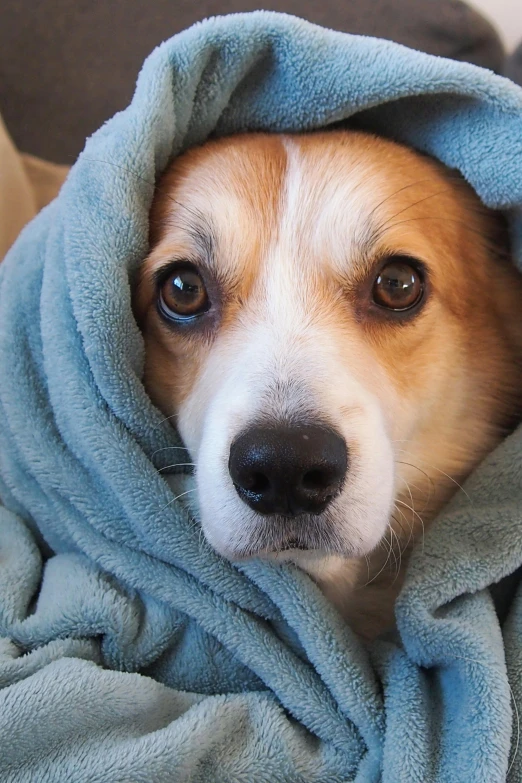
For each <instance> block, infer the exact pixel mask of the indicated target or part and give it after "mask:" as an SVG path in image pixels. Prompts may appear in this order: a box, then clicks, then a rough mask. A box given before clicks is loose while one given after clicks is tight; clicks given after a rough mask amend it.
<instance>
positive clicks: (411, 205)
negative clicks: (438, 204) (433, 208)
mask: <svg viewBox="0 0 522 783" xmlns="http://www.w3.org/2000/svg"><path fill="white" fill-rule="evenodd" d="M452 190H453V189H452V188H444V190H438V191H436V193H430V195H429V196H423V197H422V198H420V199H419V200H418V201H414V202H413V204H408V206H407V207H403V209H400V210H399V211H398V212H396V213H395V214H394V215H392V216H391V217H390V218H388V220H385V221H384V223H382V224H381V225H380V226H379V231H381V232H382V230H383V229H384V228H386V226H387V225H388V223H390V221H392V220H394V219H395V218H396V217H398V216H399V215H402V213H403V212H407V211H408V209H412V208H413V207H416V206H417V205H418V204H422V203H423V202H424V201H429V199H431V198H435V197H436V196H442V195H443V194H444V193H450V192H452ZM397 225H400V223H395V224H394V226H397ZM394 226H392V228H393V227H394Z"/></svg>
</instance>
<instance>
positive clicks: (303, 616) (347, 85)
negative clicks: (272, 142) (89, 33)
mask: <svg viewBox="0 0 522 783" xmlns="http://www.w3.org/2000/svg"><path fill="white" fill-rule="evenodd" d="M355 116H356V117H357V122H358V123H359V124H360V125H362V126H363V127H364V128H366V129H368V130H372V131H374V132H376V133H379V134H381V135H385V136H389V137H392V138H395V139H397V140H399V141H401V142H403V143H405V144H408V145H410V146H412V147H414V148H416V149H418V150H420V151H423V152H426V153H428V154H430V155H432V156H434V157H436V158H438V159H439V160H441V161H442V162H443V163H445V164H446V165H447V166H450V167H452V168H456V169H459V170H460V171H461V172H462V174H463V175H464V177H465V179H466V180H467V181H468V182H469V183H470V184H471V185H472V186H473V188H474V189H475V190H476V192H477V193H478V194H479V196H480V197H481V199H482V201H483V202H484V203H485V204H486V205H487V206H488V207H491V208H493V209H501V210H504V211H505V213H506V215H507V218H508V220H509V223H510V227H511V236H512V246H513V254H514V258H515V260H516V262H517V263H519V264H520V265H521V268H522V90H521V89H520V88H518V87H516V86H515V85H514V84H512V83H511V82H509V81H508V80H506V79H503V78H501V77H497V76H494V75H493V74H491V73H489V72H487V71H484V70H482V69H480V68H477V67H475V66H471V65H466V64H462V63H456V62H453V61H449V60H444V59H440V58H435V57H431V56H428V55H425V54H422V53H419V52H416V51H413V50H409V49H406V48H404V47H402V46H399V45H396V44H393V43H390V42H386V41H382V40H377V39H372V38H365V37H357V36H350V35H346V34H342V33H337V32H333V31H330V30H325V29H322V28H319V27H316V26H313V25H311V24H309V23H307V22H304V21H302V20H299V19H296V18H293V17H288V16H285V15H280V14H273V13H267V12H256V13H253V14H245V15H234V16H230V17H222V18H215V19H210V20H207V21H206V22H203V23H201V24H197V25H195V26H194V27H193V28H191V29H189V30H187V31H185V32H184V33H182V34H180V35H178V36H176V37H175V38H173V39H171V40H169V41H167V42H166V43H164V44H163V45H161V46H160V47H159V48H158V49H157V50H155V51H154V52H153V53H152V55H151V56H150V57H149V58H148V60H147V61H146V62H145V65H144V66H143V69H142V71H141V73H140V76H139V79H138V83H137V88H136V92H135V95H134V98H133V100H132V103H131V104H130V106H129V107H128V108H127V109H126V110H125V111H123V112H121V113H120V114H118V115H116V116H115V117H114V118H113V119H111V120H110V121H109V122H108V123H106V125H104V126H103V127H102V128H101V129H100V130H99V131H98V132H97V133H96V134H95V135H94V136H92V137H91V138H90V139H89V140H88V142H87V145H86V147H85V151H84V152H83V153H82V155H81V156H80V158H79V160H78V161H77V163H76V164H75V165H74V167H73V168H72V170H71V173H70V175H69V177H68V180H67V182H66V183H65V185H64V187H63V189H62V191H61V193H60V196H59V197H58V199H57V200H56V201H55V202H53V203H52V204H51V205H50V206H49V207H48V208H46V209H45V210H44V211H43V212H42V213H41V214H40V215H39V216H38V217H37V218H36V220H35V221H33V222H32V223H31V224H30V225H29V226H28V227H27V228H26V229H25V230H24V232H23V233H22V235H21V236H20V238H19V240H18V241H17V243H16V244H15V246H14V247H13V248H12V250H11V251H10V253H9V254H8V257H7V258H6V260H5V262H4V263H3V264H2V267H1V269H0V365H1V366H2V367H3V368H4V370H3V373H2V376H1V377H0V433H1V434H0V496H1V498H2V502H3V504H4V507H3V508H1V509H0V515H1V517H0V546H1V547H2V551H3V552H4V562H5V568H4V569H3V570H2V572H1V573H0V630H1V632H2V635H3V636H4V637H6V639H8V640H9V642H8V643H7V646H6V647H5V649H4V648H2V652H1V653H0V682H4V683H5V684H7V685H10V686H11V685H13V686H14V685H16V688H18V690H17V691H11V693H14V694H15V696H14V701H13V700H12V701H11V702H10V703H9V705H7V703H6V705H4V706H5V709H6V710H11V712H4V714H5V715H7V716H8V721H9V719H10V718H12V721H13V725H14V722H15V719H16V726H19V728H18V729H17V731H18V732H19V733H20V737H22V736H25V735H23V732H24V731H25V732H27V736H28V737H36V739H35V740H34V742H35V743H36V744H35V747H37V749H38V753H36V751H35V754H34V758H33V760H32V761H31V762H30V764H29V765H27V764H26V762H25V761H24V762H23V763H22V760H21V759H20V758H19V757H17V752H16V748H14V744H15V743H12V742H9V746H10V747H11V749H10V750H9V752H8V753H7V754H6V759H4V761H1V760H0V769H2V765H4V772H5V774H6V776H5V777H3V779H6V780H7V779H13V780H15V779H16V780H25V779H27V780H31V779H42V780H43V779H49V780H62V779H63V780H66V779H68V778H67V777H66V773H67V770H69V769H71V767H70V766H67V765H68V764H70V763H72V762H71V761H70V753H71V751H70V748H73V749H74V748H76V749H77V756H76V757H75V761H76V762H77V766H76V767H75V769H76V770H77V776H76V777H75V780H86V781H87V780H91V779H92V778H91V777H89V775H90V774H92V769H94V766H93V764H94V760H93V759H94V757H93V756H91V757H89V754H88V753H87V756H85V758H84V757H83V756H82V759H84V760H83V761H81V762H80V761H79V760H78V759H79V758H80V756H81V753H80V750H79V748H80V747H82V745H81V743H82V742H85V741H87V740H90V739H92V736H93V735H92V730H91V729H89V727H88V726H87V725H86V723H85V722H82V721H79V720H78V719H77V718H74V720H73V718H72V716H73V715H76V714H77V710H78V698H79V697H78V695H77V691H76V690H75V687H83V698H84V699H85V703H86V704H88V709H89V710H90V711H91V712H92V714H94V715H96V716H97V720H98V725H100V726H102V727H105V728H104V731H105V736H101V735H99V734H97V735H96V737H97V739H96V743H94V745H92V747H93V748H95V749H96V754H97V757H99V758H101V759H103V761H104V763H105V762H106V764H105V766H104V767H103V768H104V769H105V770H106V772H105V774H106V777H104V778H103V779H104V780H120V779H137V777H138V772H139V774H142V771H143V770H149V774H150V775H152V777H149V778H147V779H150V780H167V779H168V780H188V779H190V780H202V781H203V780H205V781H210V780H239V779H242V780H253V779H255V780H262V779H266V780H270V781H275V780H303V781H308V780H317V781H321V780H322V781H324V780H358V781H373V780H375V781H377V780H380V779H382V780H388V781H399V780H408V781H410V780H419V781H428V780H437V781H439V780H440V781H443V780H444V781H449V780H451V781H452V783H457V782H458V781H469V780H471V779H473V780H476V781H484V782H486V781H487V783H491V781H499V782H500V781H502V780H506V775H507V774H508V769H509V775H510V776H511V778H510V779H512V780H515V779H518V778H517V777H516V776H517V775H520V774H522V767H521V766H520V763H521V762H520V758H519V756H518V755H517V747H515V743H514V741H513V743H512V715H515V712H516V705H517V703H520V700H521V698H522V693H521V686H520V682H522V678H521V677H520V676H518V674H519V673H520V671H521V670H522V652H521V651H522V625H521V622H522V612H521V611H520V607H519V604H520V598H519V596H518V594H516V595H514V601H513V604H512V607H513V608H512V610H511V614H510V617H509V619H508V623H507V624H506V626H505V628H504V629H501V628H500V626H499V623H498V620H497V617H496V614H495V611H494V607H493V603H492V600H491V596H490V593H489V589H488V588H489V586H490V585H492V584H493V583H495V582H497V581H498V580H500V579H501V578H502V577H504V576H506V575H507V574H510V573H512V572H514V571H515V570H516V569H517V568H518V567H519V566H520V565H521V564H522V536H521V535H520V532H519V531H520V524H521V521H522V520H521V516H522V511H520V509H521V508H522V471H521V469H520V465H521V461H520V455H521V454H522V435H521V432H520V431H517V432H515V433H514V434H513V435H512V436H510V437H509V438H508V439H507V440H506V441H505V442H504V443H503V444H502V445H501V446H500V447H499V448H498V449H497V450H496V451H495V452H494V453H493V454H492V455H491V456H490V458H488V460H486V462H485V463H484V464H483V465H482V466H480V468H479V469H478V470H477V471H476V473H475V474H474V475H473V476H472V477H471V479H470V482H469V485H468V486H467V491H468V494H469V495H472V496H473V499H474V503H473V506H472V507H471V508H470V505H469V503H468V502H467V499H466V498H465V497H462V496H461V495H457V496H456V498H455V499H454V501H453V502H452V503H451V504H450V506H449V507H448V508H447V509H446V510H445V511H444V513H443V514H442V515H441V518H440V519H439V520H438V522H437V524H436V525H435V526H434V528H433V531H432V532H431V533H430V535H429V536H427V538H426V542H425V546H424V550H423V551H422V552H418V553H417V554H416V556H414V557H413V559H412V564H411V568H410V572H409V576H408V580H407V583H406V585H405V588H404V591H403V594H402V596H401V598H400V600H399V604H398V607H397V616H398V624H399V629H400V633H401V638H400V640H394V641H389V642H379V643H376V644H375V645H374V646H372V648H371V649H366V648H365V647H363V646H362V644H361V643H360V642H359V641H358V640H357V639H356V638H355V637H354V636H353V635H352V634H351V633H350V631H349V629H347V628H345V627H344V625H343V624H342V622H341V621H340V620H339V618H337V616H336V615H335V614H334V612H333V610H331V609H330V607H329V606H328V605H327V603H326V602H325V600H324V599H323V597H322V595H321V594H320V593H319V592H318V591H317V589H316V588H315V587H314V585H313V584H312V583H311V582H310V580H308V578H307V577H306V576H305V575H304V574H302V573H300V572H299V571H298V570H297V569H294V568H291V567H289V566H288V567H279V566H278V567H276V566H273V565H270V564H267V563H260V562H252V563H249V564H247V565H245V566H243V567H242V568H241V569H239V568H236V567H234V566H233V565H231V564H230V563H227V562H225V561H223V560H221V559H220V558H219V557H218V556H217V555H216V554H215V553H214V552H212V551H211V550H210V548H209V547H208V546H207V545H206V544H205V543H204V542H202V541H201V537H200V535H199V531H198V528H197V525H196V524H195V523H194V520H193V519H192V518H191V516H190V514H189V512H188V510H187V507H186V504H185V503H184V500H183V498H181V497H180V498H178V499H176V500H174V499H173V498H174V496H173V495H172V493H171V492H170V490H169V487H168V486H167V484H166V482H165V481H164V479H163V478H162V476H161V475H160V474H159V473H158V468H161V467H163V466H166V465H167V464H170V462H171V461H172V460H171V458H170V457H169V456H168V455H169V449H171V448H176V447H178V446H180V445H181V443H180V441H179V438H178V437H177V435H176V433H175V430H174V429H173V427H172V426H171V424H170V422H168V421H165V420H164V418H163V417H162V416H161V415H160V414H159V412H158V411H157V410H156V409H154V407H153V406H152V404H151V402H150V400H149V399H148V397H147V395H146V394H145V391H144V389H143V386H142V383H141V377H142V372H143V344H142V339H141V336H140V333H139V331H138V328H137V326H136V324H135V322H134V319H133V317H132V312H131V285H132V280H133V275H134V273H135V271H136V269H137V267H138V265H139V264H140V262H141V260H142V259H143V258H144V256H145V254H146V252H147V242H148V223H147V220H148V211H149V207H150V204H151V200H152V194H153V188H152V186H151V183H153V182H154V181H155V180H156V178H157V177H158V176H159V175H160V173H161V172H162V171H163V170H164V169H165V167H166V166H167V164H168V163H169V161H170V160H172V158H173V157H175V156H176V155H178V154H180V153H181V152H182V151H183V150H185V149H186V148H188V147H190V146H193V145H196V144H199V143H202V142H203V141H204V140H205V139H206V138H207V137H208V136H209V135H211V134H217V135H223V134H230V133H235V132H242V131H254V130H266V131H274V132H283V131H284V132H294V131H304V130H311V129H314V128H320V127H325V126H328V125H331V124H332V123H335V122H338V121H341V120H346V119H348V118H351V117H355ZM170 453H172V452H170ZM184 480H185V479H184V478H183V476H180V478H179V482H180V487H181V490H180V492H181V491H183V481H184ZM13 645H14V647H13ZM20 652H23V653H24V655H23V659H19V658H18V655H19V653H20ZM95 664H96V665H100V664H101V666H102V667H103V668H96V676H94V674H93V666H95ZM50 667H54V669H53V670H52V671H53V672H54V677H55V678H56V677H58V678H63V682H64V683H66V684H67V688H68V690H67V688H65V690H64V689H63V688H62V689H61V690H59V689H57V688H56V687H55V686H53V677H52V676H51V675H50V671H51V670H50ZM115 670H119V671H115ZM121 672H126V674H121ZM136 672H140V673H141V675H144V674H145V675H146V678H143V676H140V674H137V673H136ZM116 674H118V677H119V678H120V679H118V678H115V675H116ZM517 676H518V679H517ZM2 677H3V680H2ZM122 677H123V678H128V679H124V680H122V679H121V678H122ZM34 678H39V679H37V680H35V679H34ZM78 683H83V686H80V685H78V686H77V684H78ZM20 685H22V686H24V687H25V690H21V689H20V688H19V686H20ZM64 687H65V686H64ZM42 688H43V689H44V692H45V693H46V694H48V699H47V701H46V703H45V705H43V706H42V704H41V702H39V701H38V693H37V691H38V689H40V692H41V689H42ZM104 689H105V690H104ZM4 690H5V689H4ZM108 691H110V692H111V693H114V694H116V695H117V697H118V698H117V699H116V706H115V707H114V711H113V712H111V713H110V714H109V711H108V709H107V701H106V698H105V696H104V694H106V693H107V692H108ZM16 694H19V695H18V696H16ZM4 696H5V693H4V691H3V690H0V702H1V701H2V698H3V697H4ZM513 702H514V704H515V711H513V712H512V709H511V704H512V703H513ZM38 705H40V706H38ZM46 705H47V706H46ZM154 705H156V707H154ZM158 705H159V706H158ZM51 707H52V709H51ZM133 709H134V710H135V714H136V713H137V715H138V716H139V720H138V721H137V723H136V721H134V722H133V721H131V720H130V719H129V715H130V714H131V713H132V710H133ZM22 717H23V720H22ZM46 721H47V722H49V725H50V726H51V728H52V732H51V734H52V737H51V734H46V731H45V730H41V726H42V725H44V724H45V723H46ZM115 725H117V727H118V728H117V730H116V729H115ZM136 726H138V728H136ZM405 726H408V727H409V730H408V732H405V730H404V727H405ZM114 731H116V733H117V735H118V736H119V737H120V739H121V738H122V737H123V738H124V740H125V741H123V739H122V740H121V742H120V743H119V744H118V743H116V745H114V744H113V745H111V744H110V742H108V740H107V738H108V737H112V736H115V735H114ZM0 732H1V729H0ZM89 732H91V734H89ZM118 732H119V733H118ZM133 732H134V733H133ZM515 736H516V735H515ZM6 737H7V735H6ZM56 737H58V738H59V739H60V738H61V739H60V742H61V747H62V750H59V751H56V748H57V747H58V746H57V744H56V743H57V740H56ZM131 738H133V741H132V742H131ZM0 739H1V737H0ZM134 740H136V741H135V742H134ZM138 740H139V742H138ZM20 741H21V740H20ZM75 743H76V744H75ZM126 743H127V744H126ZM129 743H131V744H129ZM4 744H6V746H7V742H6V743H4ZM65 745H67V746H68V748H69V750H67V751H66V750H65V749H64V747H65ZM89 747H91V746H89ZM129 749H130V750H129ZM267 749H269V750H267ZM131 750H132V752H131ZM55 751H56V752H55ZM53 753H54V754H55V755H54V756H53ZM67 753H69V756H67ZM38 754H39V757H38ZM510 754H511V756H510ZM181 757H183V758H184V759H185V761H184V762H183V764H184V766H183V765H180V764H179V759H180V758H181ZM51 758H52V759H54V760H53V761H52V765H51V767H45V770H47V769H52V770H53V773H52V774H53V776H49V777H41V774H42V770H43V769H44V768H43V767H41V766H40V767H39V766H38V764H43V763H44V761H45V763H46V764H51V762H50V761H49V759H51ZM68 758H69V761H67V759H68ZM152 758H154V764H155V765H156V766H153V767H151V766H150V764H151V759H152ZM42 759H43V760H44V761H42ZM115 759H116V760H117V764H116V762H115ZM202 759H203V760H202ZM173 760H176V763H177V764H178V766H176V771H175V772H173V771H172V769H173V767H172V764H173V763H174V761H173ZM109 761H110V764H109ZM96 763H98V762H96ZM100 763H101V762H100ZM23 764H26V766H25V767H24V766H23ZM31 764H32V765H33V766H31ZM82 764H83V765H84V766H82ZM6 765H7V766H6ZM53 765H54V766H53ZM111 765H112V766H111ZM151 769H153V772H150V770H151ZM13 770H14V772H13V773H12V774H13V775H15V773H16V775H18V777H12V778H8V777H7V774H8V773H9V774H11V772H12V771H13ZM28 770H29V771H28ZM107 770H109V771H108V772H107ZM111 770H119V772H112V771H111ZM121 770H124V772H125V774H124V773H123V772H121ZM140 770H141V771H140ZM245 770H246V772H245ZM171 773H172V775H173V776H172V777H166V776H167V775H169V774H171ZM24 774H25V775H27V777H23V775H24ZM67 774H68V773H67ZM118 774H121V775H123V777H118ZM30 775H32V776H33V777H32V778H31V777H30ZM39 775H40V777H38V776H39ZM111 775H112V777H111ZM125 775H127V778H125ZM154 775H156V776H155V777H154ZM227 775H228V777H227ZM241 775H246V777H244V776H243V777H241ZM133 776H135V777H133Z"/></svg>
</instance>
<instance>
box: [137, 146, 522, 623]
mask: <svg viewBox="0 0 522 783" xmlns="http://www.w3.org/2000/svg"><path fill="white" fill-rule="evenodd" d="M504 233H505V232H504V228H503V226H502V224H501V221H500V218H499V217H498V216H496V215H494V214H493V213H490V212H488V211H487V210H486V209H485V208H484V207H483V206H482V205H481V203H480V202H479V199H478V198H477V196H476V195H475V194H474V193H473V191H472V190H471V188H470V187H468V186H467V185H466V184H465V183H464V182H463V180H462V178H460V176H459V175H457V174H456V173H454V172H450V171H449V170H447V169H445V168H444V167H443V166H442V165H441V164H439V163H436V162H434V161H433V160H431V159H428V158H426V157H424V156H421V155H420V154H418V153H416V152H413V151H412V150H410V149H407V148H405V147H403V146H400V145H398V144H395V143H393V142H391V141H387V140H384V139H379V138H375V137H373V136H371V135H368V134H365V133H359V132H355V131H331V132H318V133H313V134H303V135H267V134H251V135H243V136H236V137H230V138H226V139H222V140H218V141H210V142H208V143H207V144H205V145H204V146H202V147H200V148H197V149H193V150H190V151H189V152H188V153H186V154H185V155H183V156H181V157H180V158H178V159H177V160H176V161H175V162H174V163H173V165H172V166H171V167H170V168H169V170H168V171H167V172H166V173H165V175H164V176H163V178H162V180H161V183H160V185H159V187H158V189H157V195H156V197H155V200H154V203H153V207H152V211H151V250H150V254H149V255H148V257H147V259H146V260H145V262H144V264H143V266H142V269H141V274H140V280H139V285H138V287H137V290H136V296H135V312H136V315H137V318H138V321H139V323H140V325H141V328H142V330H143V334H144V338H145V344H146V357H147V359H146V375H145V383H146V387H147V389H148V392H149V394H150V396H151V397H152V399H153V400H154V402H155V403H156V404H157V405H158V407H159V408H160V409H161V410H162V411H163V412H164V413H165V415H166V416H175V417H176V421H177V426H178V428H179V431H180V433H181V435H182V437H183V440H184V442H185V444H186V446H187V448H188V451H189V453H190V459H191V460H192V461H193V462H194V464H195V479H196V486H197V503H198V507H199V513H200V517H201V524H202V528H203V532H204V534H205V536H206V538H207V540H208V541H209V542H210V544H211V545H212V546H213V547H214V548H215V549H216V550H217V551H218V552H219V553H221V554H222V555H223V556H224V557H226V558H229V559H231V560H239V559H242V558H249V557H254V556H268V557H274V558H276V559H286V560H291V561H293V562H295V563H297V564H298V565H300V566H301V567H302V568H304V569H306V570H307V571H308V572H309V573H310V574H311V575H312V576H313V578H314V579H315V580H316V581H317V582H318V584H319V585H320V587H321V589H322V590H323V591H324V592H325V593H326V595H327V596H328V597H329V598H330V599H331V600H332V601H333V603H334V604H335V605H336V606H337V608H338V609H339V610H340V612H341V613H342V614H343V615H344V616H345V617H346V618H347V619H348V620H349V622H350V623H351V624H352V625H353V627H354V628H355V629H356V630H357V631H358V632H360V633H361V634H363V635H365V636H368V637H370V636H373V635H375V634H377V633H379V632H380V631H382V630H384V629H385V628H387V627H389V626H390V625H391V624H393V604H394V600H395V598H396V595H397V592H398V590H399V588H400V586H401V582H402V576H403V573H404V565H405V563H406V561H407V555H408V551H409V550H410V548H411V545H412V543H413V542H414V541H415V540H417V539H418V538H419V536H420V535H422V531H423V526H426V524H428V523H429V521H430V520H431V519H432V518H433V516H434V514H435V513H436V512H437V511H438V510H439V509H440V508H441V506H442V505H443V504H444V503H445V501H447V499H448V498H449V497H450V496H451V494H452V493H453V492H454V491H455V490H456V488H457V486H458V484H459V483H460V482H461V481H462V480H463V478H464V477H465V476H466V475H467V474H468V473H469V472H470V470H471V469H472V468H473V467H474V466H475V465H476V464H477V463H478V462H479V461H480V460H481V459H482V458H483V457H484V455H485V454H486V453H487V452H488V451H489V450H491V449H492V447H493V446H494V445H495V444H496V443H497V442H498V441H499V440H500V439H501V438H502V437H503V436H504V435H505V433H506V432H507V431H508V430H509V428H510V427H512V426H513V423H514V421H515V420H516V418H517V417H518V415H519V412H520V404H519V403H520V392H519V390H520V389H521V388H522V362H521V357H522V319H520V313H521V310H522V283H521V278H520V276H519V274H518V272H516V270H515V268H514V267H513V265H512V264H511V263H510V262H509V259H508V258H507V253H506V242H505V237H504ZM180 461H181V462H185V461H187V460H180Z"/></svg>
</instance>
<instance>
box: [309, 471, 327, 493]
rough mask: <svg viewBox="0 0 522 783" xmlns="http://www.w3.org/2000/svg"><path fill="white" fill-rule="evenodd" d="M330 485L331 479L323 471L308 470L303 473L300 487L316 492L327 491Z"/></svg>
mask: <svg viewBox="0 0 522 783" xmlns="http://www.w3.org/2000/svg"><path fill="white" fill-rule="evenodd" d="M331 483H332V477H331V476H330V475H329V474H328V473H327V472H326V471H325V470H319V469H315V470H309V471H308V473H305V474H304V476H303V478H302V481H301V485H302V487H303V488H304V489H309V490H311V491H314V492H315V491H318V490H321V489H327V487H329V486H330V484H331Z"/></svg>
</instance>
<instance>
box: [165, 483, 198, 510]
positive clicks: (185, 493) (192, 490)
mask: <svg viewBox="0 0 522 783" xmlns="http://www.w3.org/2000/svg"><path fill="white" fill-rule="evenodd" d="M196 491H197V487H194V489H187V491H186V492H182V493H181V495H176V497H175V498H172V500H169V502H168V503H167V504H166V505H165V506H163V508H160V514H161V512H162V511H165V509H166V508H168V507H169V506H170V505H172V503H174V501H176V500H179V499H180V498H182V497H183V495H188V494H189V492H196Z"/></svg>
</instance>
